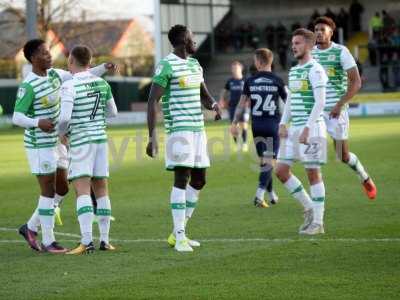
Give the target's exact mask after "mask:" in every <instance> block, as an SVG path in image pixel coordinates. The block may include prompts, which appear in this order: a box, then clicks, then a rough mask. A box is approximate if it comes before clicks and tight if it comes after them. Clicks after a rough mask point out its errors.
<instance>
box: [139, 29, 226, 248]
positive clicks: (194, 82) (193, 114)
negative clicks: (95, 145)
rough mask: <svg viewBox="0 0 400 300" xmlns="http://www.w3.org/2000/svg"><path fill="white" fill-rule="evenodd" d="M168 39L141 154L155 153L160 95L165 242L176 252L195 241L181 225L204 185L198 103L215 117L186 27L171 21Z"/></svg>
mask: <svg viewBox="0 0 400 300" xmlns="http://www.w3.org/2000/svg"><path fill="white" fill-rule="evenodd" d="M168 39H169V41H170V43H171V44H172V47H173V48H174V50H173V52H172V53H170V54H169V55H168V56H166V57H165V58H164V59H162V60H161V61H160V62H159V64H158V66H157V68H156V71H155V75H154V77H153V84H152V86H151V90H150V95H149V100H148V110H147V123H148V129H149V143H148V145H147V149H146V153H147V155H149V156H150V157H154V156H155V155H156V154H157V152H158V143H157V136H156V131H155V127H156V118H157V105H158V101H159V100H160V99H161V98H162V110H163V113H164V125H165V129H166V133H167V139H166V146H165V148H166V151H165V163H166V168H167V170H171V171H174V185H173V188H172V191H171V196H170V202H171V209H172V218H173V223H174V230H173V232H172V234H171V235H170V236H169V238H168V243H169V244H170V245H171V246H174V247H175V250H177V251H179V252H183V251H186V252H187V251H193V248H192V247H194V246H199V245H200V244H199V243H198V242H197V241H193V240H190V239H188V238H187V237H186V233H185V227H186V223H187V221H188V220H189V218H191V216H192V214H193V210H194V209H195V207H196V204H197V201H198V198H199V192H200V190H201V189H202V188H203V187H204V185H205V184H206V168H207V167H209V166H210V160H209V157H208V153H207V138H206V134H205V131H204V117H203V113H202V111H201V104H203V105H204V107H205V108H206V109H208V110H214V111H215V112H216V119H220V118H221V116H220V109H219V106H218V104H217V102H215V100H214V99H213V98H212V96H211V95H210V93H209V92H208V90H207V87H206V85H205V83H204V78H203V69H202V67H201V66H200V64H199V62H198V61H197V60H196V59H194V58H191V57H189V56H190V55H192V54H194V52H195V51H196V49H195V42H194V41H193V35H192V32H191V31H190V30H189V29H188V28H187V27H186V26H183V25H175V26H173V27H172V28H171V29H170V30H169V32H168Z"/></svg>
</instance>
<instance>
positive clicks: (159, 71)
mask: <svg viewBox="0 0 400 300" xmlns="http://www.w3.org/2000/svg"><path fill="white" fill-rule="evenodd" d="M163 68H164V66H163V65H162V64H159V65H158V66H157V68H156V70H155V71H154V75H156V76H158V75H160V74H161V72H162V70H163Z"/></svg>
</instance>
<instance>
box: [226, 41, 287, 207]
mask: <svg viewBox="0 0 400 300" xmlns="http://www.w3.org/2000/svg"><path fill="white" fill-rule="evenodd" d="M272 61H273V54H272V52H271V51H270V50H269V49H267V48H261V49H257V50H256V51H255V54H254V64H255V66H256V68H257V73H256V74H254V75H253V76H251V77H250V78H248V79H247V80H246V82H245V84H244V87H243V93H242V96H241V98H240V101H239V104H238V106H237V110H236V112H235V117H234V120H233V122H232V127H231V128H232V129H231V130H232V134H233V135H235V134H237V124H238V122H239V116H240V114H241V113H242V110H244V109H245V107H247V106H248V105H249V104H250V108H251V110H250V116H251V127H252V131H253V138H254V143H255V146H256V150H257V155H258V156H259V158H260V175H259V184H258V188H257V191H256V196H255V198H254V205H255V206H257V207H268V204H267V203H266V202H265V200H264V194H265V191H268V194H269V198H270V203H272V204H276V203H277V202H278V196H277V195H276V193H275V192H274V190H273V188H272V170H273V166H274V164H275V159H276V156H277V154H278V149H279V135H278V131H279V122H280V119H281V113H280V109H279V108H280V106H281V104H280V102H281V101H283V102H284V101H286V97H287V93H286V89H285V84H284V82H283V80H282V79H281V78H279V77H278V76H276V75H275V74H273V73H272V72H271V66H272Z"/></svg>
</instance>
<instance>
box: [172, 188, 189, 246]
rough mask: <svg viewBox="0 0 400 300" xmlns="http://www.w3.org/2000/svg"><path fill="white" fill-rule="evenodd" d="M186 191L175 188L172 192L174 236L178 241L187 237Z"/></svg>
mask: <svg viewBox="0 0 400 300" xmlns="http://www.w3.org/2000/svg"><path fill="white" fill-rule="evenodd" d="M185 194H186V190H183V189H179V188H177V187H173V188H172V191H171V199H170V200H171V210H172V219H173V222H174V234H175V236H176V239H183V238H184V237H185V210H186V209H185V208H186V195H185Z"/></svg>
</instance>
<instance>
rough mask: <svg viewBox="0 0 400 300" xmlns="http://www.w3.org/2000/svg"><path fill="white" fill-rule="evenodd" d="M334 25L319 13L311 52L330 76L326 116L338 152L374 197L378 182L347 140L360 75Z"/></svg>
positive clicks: (315, 22) (367, 192) (327, 125)
mask: <svg viewBox="0 0 400 300" xmlns="http://www.w3.org/2000/svg"><path fill="white" fill-rule="evenodd" d="M335 28H336V25H335V22H334V21H333V20H332V19H331V18H329V17H319V18H317V19H316V20H315V21H314V30H315V34H316V36H317V45H316V46H315V47H314V49H313V51H312V55H313V57H314V58H315V59H316V60H317V61H318V62H319V63H320V64H321V65H322V66H323V67H324V69H325V71H326V73H327V75H328V78H329V81H328V86H327V91H326V92H327V94H326V106H325V111H324V115H323V117H324V120H325V123H326V127H327V130H328V133H329V135H330V136H331V137H332V138H333V140H334V144H335V149H336V152H337V156H338V157H339V158H340V159H341V161H342V162H343V163H345V164H347V165H348V166H349V167H350V168H351V169H352V170H354V171H355V173H356V174H357V175H358V177H359V178H360V181H361V184H362V185H363V188H364V190H365V193H366V194H367V196H368V198H369V199H371V200H373V199H374V198H375V197H376V193H377V189H376V186H375V184H374V182H373V180H372V178H371V177H370V175H369V174H368V173H367V172H366V171H365V169H364V167H363V165H362V164H361V162H360V160H359V159H358V157H357V155H355V154H354V153H352V152H350V150H349V144H348V138H349V115H348V112H347V108H348V102H349V101H350V100H351V99H352V98H353V97H354V95H355V94H356V93H357V92H358V90H359V89H360V88H361V79H360V75H359V73H358V68H357V64H356V62H355V60H354V58H353V56H352V55H351V53H350V51H349V50H348V49H347V48H346V47H345V46H343V45H339V44H336V43H334V42H332V35H333V32H334V31H335Z"/></svg>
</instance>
